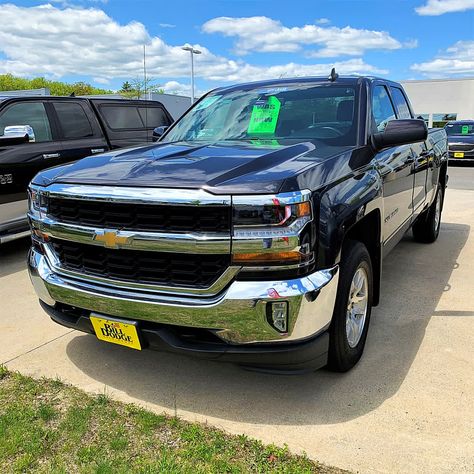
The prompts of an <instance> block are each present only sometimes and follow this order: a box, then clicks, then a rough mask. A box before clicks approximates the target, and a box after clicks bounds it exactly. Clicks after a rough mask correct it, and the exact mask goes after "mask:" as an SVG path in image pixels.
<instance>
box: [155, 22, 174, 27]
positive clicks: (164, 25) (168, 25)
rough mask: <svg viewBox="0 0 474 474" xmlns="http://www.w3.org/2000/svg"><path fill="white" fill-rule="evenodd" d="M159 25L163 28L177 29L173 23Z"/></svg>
mask: <svg viewBox="0 0 474 474" xmlns="http://www.w3.org/2000/svg"><path fill="white" fill-rule="evenodd" d="M158 25H159V26H161V27H162V28H176V25H173V24H172V23H158Z"/></svg>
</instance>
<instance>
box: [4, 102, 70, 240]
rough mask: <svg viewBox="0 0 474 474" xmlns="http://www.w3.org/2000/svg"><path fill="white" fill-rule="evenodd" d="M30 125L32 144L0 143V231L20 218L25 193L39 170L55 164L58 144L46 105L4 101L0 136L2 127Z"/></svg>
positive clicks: (44, 103)
mask: <svg viewBox="0 0 474 474" xmlns="http://www.w3.org/2000/svg"><path fill="white" fill-rule="evenodd" d="M12 125H30V126H31V127H32V128H33V132H34V136H35V141H33V142H29V143H28V142H27V143H20V144H15V145H2V144H1V143H0V231H1V228H2V226H5V224H7V223H13V222H15V221H18V220H20V219H24V217H25V213H26V208H27V206H26V190H27V187H28V184H29V182H30V181H31V179H32V178H33V177H34V176H35V175H36V173H38V172H39V171H41V170H42V169H45V168H49V167H51V166H54V165H57V164H58V163H59V156H60V154H61V143H60V142H59V140H58V137H57V130H56V129H55V122H54V120H53V119H52V114H51V110H50V109H49V107H48V104H47V102H45V101H42V100H40V99H37V100H31V99H27V100H18V101H8V102H7V103H6V104H5V106H4V108H2V110H0V135H3V133H4V130H5V127H8V126H12Z"/></svg>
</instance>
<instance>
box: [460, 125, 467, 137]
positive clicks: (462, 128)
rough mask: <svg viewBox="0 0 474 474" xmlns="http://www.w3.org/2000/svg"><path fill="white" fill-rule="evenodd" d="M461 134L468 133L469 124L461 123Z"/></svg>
mask: <svg viewBox="0 0 474 474" xmlns="http://www.w3.org/2000/svg"><path fill="white" fill-rule="evenodd" d="M461 135H469V125H463V126H462V127H461Z"/></svg>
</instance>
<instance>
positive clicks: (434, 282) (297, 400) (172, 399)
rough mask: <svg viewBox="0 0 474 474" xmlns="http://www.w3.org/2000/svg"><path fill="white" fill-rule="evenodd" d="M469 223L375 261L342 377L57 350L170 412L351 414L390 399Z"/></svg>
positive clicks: (99, 346) (300, 420) (311, 417)
mask: <svg viewBox="0 0 474 474" xmlns="http://www.w3.org/2000/svg"><path fill="white" fill-rule="evenodd" d="M469 230H470V227H469V226H467V225H459V224H446V223H444V224H443V227H442V232H441V234H440V237H439V239H438V241H437V242H436V243H434V244H432V245H425V244H417V243H415V242H413V241H412V239H411V238H410V237H406V238H405V239H404V240H403V241H402V242H401V243H400V244H399V245H398V246H397V247H396V248H395V249H394V250H393V251H392V253H391V254H390V255H389V256H388V258H387V259H386V261H385V262H384V269H383V272H384V273H383V283H382V286H383V288H382V301H381V304H380V306H379V307H377V308H375V309H374V312H373V319H372V322H371V328H370V332H369V337H368V340H367V346H366V350H365V355H364V357H363V358H362V360H361V361H360V363H359V364H358V365H357V366H356V367H355V369H353V370H352V371H351V372H349V373H347V374H333V373H330V372H328V371H325V370H320V371H318V372H315V373H312V374H306V375H299V376H276V375H267V374H259V373H253V372H246V371H244V370H242V369H240V368H238V367H235V366H232V365H228V364H219V363H217V362H208V361H202V360H195V359H190V358H186V357H183V356H177V355H173V354H166V353H157V352H152V351H143V352H136V351H133V350H129V349H125V348H121V347H119V346H114V345H108V344H106V343H101V342H99V341H98V340H96V339H95V338H94V337H92V336H88V335H78V336H77V337H75V338H74V339H72V340H71V341H70V342H69V344H68V346H67V355H68V357H69V358H70V360H71V361H72V362H73V363H74V364H75V365H76V366H77V367H78V368H79V369H80V370H81V371H83V372H85V373H86V374H87V375H88V376H90V377H92V378H93V379H95V380H97V381H99V382H101V383H103V384H104V385H106V386H110V387H114V388H116V389H119V390H122V391H124V392H126V393H127V394H129V395H130V396H132V397H135V398H137V399H139V400H142V401H145V402H150V403H154V404H157V405H160V406H163V407H167V408H168V409H170V410H173V409H175V408H176V409H177V410H184V411H189V412H194V413H198V414H200V415H203V416H211V417H216V418H221V419H226V420H232V421H239V422H243V423H257V424H258V423H263V424H268V423H269V422H271V423H273V424H291V425H312V424H330V423H339V422H344V421H346V420H349V419H353V418H357V417H359V416H361V415H363V414H366V413H368V412H370V411H372V410H373V409H375V408H376V407H378V406H379V405H380V404H382V403H383V402H384V401H385V400H387V399H388V398H390V397H391V396H393V395H394V394H395V393H396V392H397V390H398V389H399V387H400V385H401V384H402V382H403V380H404V379H405V377H406V375H407V373H408V371H409V369H410V366H411V364H412V362H413V360H414V358H415V356H416V354H417V352H418V350H419V347H420V345H421V343H422V340H423V337H424V334H425V329H426V326H427V324H428V322H429V320H430V318H431V317H432V316H433V315H434V314H436V307H437V304H438V301H439V299H440V298H441V295H442V294H443V292H445V291H451V289H450V286H448V281H449V279H450V276H451V273H452V272H453V270H455V269H456V271H457V269H458V268H461V267H462V265H463V263H462V262H460V261H458V256H459V253H460V251H461V249H462V248H463V247H464V245H465V243H466V240H467V237H468V235H469ZM455 313H456V314H453V316H456V315H457V312H455ZM440 314H442V315H449V312H446V311H441V312H440Z"/></svg>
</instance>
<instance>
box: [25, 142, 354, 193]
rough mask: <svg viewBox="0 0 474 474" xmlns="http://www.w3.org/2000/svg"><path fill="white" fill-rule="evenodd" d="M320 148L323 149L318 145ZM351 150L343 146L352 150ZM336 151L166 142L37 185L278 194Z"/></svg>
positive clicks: (70, 168)
mask: <svg viewBox="0 0 474 474" xmlns="http://www.w3.org/2000/svg"><path fill="white" fill-rule="evenodd" d="M318 146H319V145H318ZM347 148H348V147H344V149H347ZM336 150H338V151H342V150H339V149H338V148H337V149H335V147H330V151H328V147H325V146H324V145H321V148H320V149H319V148H318V147H317V146H316V144H315V143H313V142H303V143H285V144H281V143H279V142H276V141H275V140H265V141H259V142H255V141H254V142H240V141H239V142H221V143H213V144H199V145H197V144H196V142H193V143H187V142H180V143H163V144H155V145H152V146H146V147H140V148H133V149H126V150H119V151H114V152H109V153H104V154H102V155H96V156H93V157H89V158H84V159H82V160H80V161H78V162H76V163H73V164H71V165H67V166H61V167H57V168H52V169H50V170H47V171H44V172H42V173H40V174H39V175H37V176H36V177H35V178H34V179H33V183H35V184H39V185H43V186H47V185H48V184H51V183H70V184H96V185H114V186H137V187H140V186H143V187H169V188H193V189H195V188H203V189H207V190H209V191H211V192H213V193H215V194H219V193H248V192H253V193H277V192H279V191H280V190H281V188H282V184H283V183H284V181H285V180H286V179H288V178H291V177H294V176H295V175H297V174H298V173H300V172H301V171H302V170H303V169H305V168H307V167H309V166H312V165H314V164H315V163H318V162H322V160H324V159H325V158H327V157H328V156H329V155H331V154H332V155H333V154H334V152H335V151H336Z"/></svg>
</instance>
